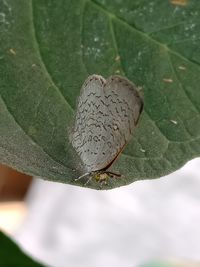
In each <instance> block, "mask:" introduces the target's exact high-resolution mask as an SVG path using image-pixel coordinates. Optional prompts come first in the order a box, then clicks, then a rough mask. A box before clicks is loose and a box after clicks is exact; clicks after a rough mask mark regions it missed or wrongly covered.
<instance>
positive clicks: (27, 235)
mask: <svg viewBox="0 0 200 267" xmlns="http://www.w3.org/2000/svg"><path fill="white" fill-rule="evenodd" d="M199 173H200V158H197V159H194V160H192V161H190V162H188V163H187V164H186V165H185V166H184V167H183V168H181V169H180V170H178V171H176V172H174V173H172V174H170V175H168V176H166V177H162V178H160V179H155V180H145V181H139V182H135V183H133V184H131V185H129V186H124V187H121V188H118V189H113V190H110V191H95V190H91V189H87V188H81V187H75V186H70V185H64V184H59V183H53V182H47V181H43V180H41V179H38V178H32V177H29V176H27V175H24V174H21V173H18V172H16V171H14V170H12V169H10V168H8V167H5V166H1V167H0V229H1V230H3V231H4V232H6V233H7V234H9V235H11V236H12V237H14V239H15V240H16V242H17V243H18V244H20V246H21V247H22V248H23V250H24V251H25V252H27V253H28V254H29V255H31V256H32V257H34V258H36V259H38V260H40V261H42V262H44V263H45V264H46V265H47V266H55V267H66V266H70V267H79V266H81V267H102V266H109V267H112V266H113V267H135V266H139V267H150V266H151V267H155V266H163V267H164V266H185V267H186V266H187V267H189V266H190V267H193V266H200V175H199Z"/></svg>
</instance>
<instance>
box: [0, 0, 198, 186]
mask: <svg viewBox="0 0 200 267" xmlns="http://www.w3.org/2000/svg"><path fill="white" fill-rule="evenodd" d="M199 26H200V2H199V0H190V1H189V0H188V1H187V0H182V1H181V0H179V1H172V0H171V1H168V0H166V1H163V0H154V1H153V0H152V1H149V0H135V1H132V0H124V1H118V0H93V1H92V0H87V1H86V0H76V1H72V0H71V1H70V0H65V1H64V0H63V1H61V0H60V1H56V0H48V1H45V0H33V1H30V0H29V1H28V0H2V1H1V2H0V38H1V43H0V91H1V103H0V112H1V117H0V157H1V161H2V163H4V164H7V165H10V166H12V167H14V168H16V169H18V170H20V171H23V172H26V173H29V174H32V175H39V176H41V177H44V178H46V179H49V180H53V181H61V182H65V183H70V184H76V185H83V184H84V183H85V180H84V179H81V180H79V181H77V182H76V181H75V180H74V179H75V178H76V177H77V176H79V175H80V174H81V172H80V170H79V163H80V161H79V159H78V157H77V156H76V155H75V153H74V151H73V149H72V148H71V145H70V142H69V139H68V135H69V129H70V127H71V125H72V121H73V114H74V110H75V107H76V99H77V96H78V95H79V90H80V88H81V85H82V83H83V81H84V80H85V79H86V77H87V76H88V75H89V74H93V73H96V74H100V75H103V76H105V77H108V76H109V75H111V74H114V73H119V74H121V75H124V76H126V77H128V78H129V79H130V80H131V81H133V82H134V83H135V84H136V85H138V86H141V87H142V88H143V95H144V107H145V110H144V112H143V115H142V118H141V120H140V122H139V126H138V128H137V130H136V131H135V133H134V135H133V138H132V140H131V141H130V143H129V144H128V145H127V147H126V149H125V150H124V152H123V154H122V155H121V156H120V157H119V159H118V160H117V161H116V162H115V164H113V167H112V171H116V172H120V173H122V174H124V176H125V178H119V179H110V180H109V183H108V185H106V186H103V188H113V187H116V186H120V185H124V184H128V183H131V182H133V181H136V180H140V179H145V178H155V177H159V176H161V175H164V174H167V173H170V172H172V171H174V170H176V169H178V168H179V167H180V166H181V165H183V164H184V163H185V162H186V161H188V160H189V159H191V158H194V157H195V156H198V155H199V154H200V142H199V138H200V113H199V111H200V66H199V63H200V31H199ZM87 186H88V187H92V188H99V187H100V186H99V184H98V183H95V182H91V183H88V184H87Z"/></svg>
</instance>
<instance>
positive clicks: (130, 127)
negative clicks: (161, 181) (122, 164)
mask: <svg viewBox="0 0 200 267" xmlns="http://www.w3.org/2000/svg"><path fill="white" fill-rule="evenodd" d="M103 90H104V96H105V101H106V102H105V103H106V107H107V114H108V116H107V117H106V121H105V128H106V131H105V133H106V134H105V142H104V143H103V145H102V146H101V151H100V152H99V157H98V159H97V161H98V163H99V164H98V168H99V169H103V168H106V167H107V166H110V165H111V164H112V163H113V162H114V160H115V159H116V157H117V156H118V154H119V153H121V151H122V150H123V148H124V147H125V145H126V144H127V142H128V141H129V139H130V137H131V135H132V133H133V131H134V129H135V127H136V125H137V122H138V119H139V117H140V114H141V112H142V108H143V100H142V98H141V96H140V95H139V93H138V91H137V89H136V86H135V85H134V84H133V83H131V82H130V81H129V80H127V79H126V78H124V77H120V76H111V77H109V78H108V79H107V81H106V84H105V85H104V88H103Z"/></svg>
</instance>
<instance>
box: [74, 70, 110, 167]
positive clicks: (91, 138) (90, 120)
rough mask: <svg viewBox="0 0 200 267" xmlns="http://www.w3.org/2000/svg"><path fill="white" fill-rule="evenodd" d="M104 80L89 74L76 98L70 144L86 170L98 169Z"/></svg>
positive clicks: (102, 123) (103, 109)
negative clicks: (75, 110) (76, 103)
mask: <svg viewBox="0 0 200 267" xmlns="http://www.w3.org/2000/svg"><path fill="white" fill-rule="evenodd" d="M104 84H105V80H104V78H103V77H101V76H98V75H91V76H89V77H88V78H87V80H86V81H85V82H84V84H83V86H82V88H81V92H80V96H79V99H78V105H77V112H76V118H75V125H74V129H73V134H72V146H73V147H74V149H75V150H76V152H77V153H78V155H79V156H80V158H81V160H82V162H83V164H84V166H85V168H86V170H87V172H91V171H95V170H97V169H98V153H99V150H100V147H101V146H102V139H101V135H102V133H101V131H102V129H103V125H104V120H105V117H104V114H105V113H106V111H105V106H103V104H102V103H103V102H104V94H103V85H104Z"/></svg>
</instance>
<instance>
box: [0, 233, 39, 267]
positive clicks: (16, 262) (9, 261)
mask: <svg viewBox="0 0 200 267" xmlns="http://www.w3.org/2000/svg"><path fill="white" fill-rule="evenodd" d="M0 247H1V249H0V261H1V263H0V265H1V266H5V267H6V266H20V267H24V266H29V267H42V266H43V265H41V264H39V263H37V262H35V261H34V260H32V259H31V258H29V257H28V256H27V255H25V254H24V253H23V252H22V251H21V249H20V248H19V247H18V246H17V245H16V244H15V243H14V242H13V241H12V240H11V239H9V238H8V237H7V236H6V235H4V234H3V233H2V232H0Z"/></svg>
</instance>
